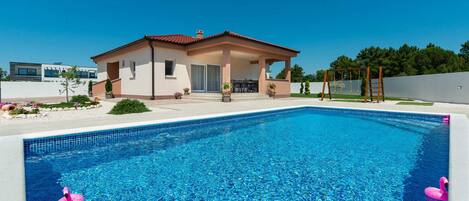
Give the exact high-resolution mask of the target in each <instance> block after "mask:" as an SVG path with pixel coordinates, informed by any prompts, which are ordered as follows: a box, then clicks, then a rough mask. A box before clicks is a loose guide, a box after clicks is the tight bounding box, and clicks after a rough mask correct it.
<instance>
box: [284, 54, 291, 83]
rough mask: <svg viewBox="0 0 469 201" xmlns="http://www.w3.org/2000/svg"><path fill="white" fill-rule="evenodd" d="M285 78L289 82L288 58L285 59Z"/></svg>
mask: <svg viewBox="0 0 469 201" xmlns="http://www.w3.org/2000/svg"><path fill="white" fill-rule="evenodd" d="M285 79H286V80H288V82H291V68H290V58H288V59H287V60H285Z"/></svg>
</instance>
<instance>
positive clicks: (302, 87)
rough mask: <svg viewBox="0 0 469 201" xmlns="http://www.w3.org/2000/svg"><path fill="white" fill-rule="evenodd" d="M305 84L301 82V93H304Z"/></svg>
mask: <svg viewBox="0 0 469 201" xmlns="http://www.w3.org/2000/svg"><path fill="white" fill-rule="evenodd" d="M303 90H304V85H303V82H301V83H300V94H303Z"/></svg>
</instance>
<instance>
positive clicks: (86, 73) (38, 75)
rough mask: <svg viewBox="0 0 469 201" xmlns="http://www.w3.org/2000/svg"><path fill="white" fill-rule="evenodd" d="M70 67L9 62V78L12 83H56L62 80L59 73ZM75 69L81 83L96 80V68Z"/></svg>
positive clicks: (58, 64)
mask: <svg viewBox="0 0 469 201" xmlns="http://www.w3.org/2000/svg"><path fill="white" fill-rule="evenodd" d="M72 67H73V66H71V65H64V64H61V63H54V64H45V63H27V62H10V78H11V80H12V81H33V82H58V81H62V80H63V78H61V77H60V73H61V72H64V71H66V70H68V69H70V68H72ZM77 67H78V71H77V76H78V77H79V78H80V79H81V80H82V81H89V80H91V81H96V80H97V68H96V67H83V66H77Z"/></svg>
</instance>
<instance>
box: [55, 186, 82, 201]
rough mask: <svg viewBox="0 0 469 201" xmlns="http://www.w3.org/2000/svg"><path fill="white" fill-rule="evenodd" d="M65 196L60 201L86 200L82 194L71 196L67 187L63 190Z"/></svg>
mask: <svg viewBox="0 0 469 201" xmlns="http://www.w3.org/2000/svg"><path fill="white" fill-rule="evenodd" d="M63 193H64V196H63V197H62V198H60V200H59V201H84V200H85V198H84V197H83V195H80V194H71V193H70V191H69V190H68V188H67V187H64V189H63Z"/></svg>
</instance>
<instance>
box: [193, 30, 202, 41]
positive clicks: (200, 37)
mask: <svg viewBox="0 0 469 201" xmlns="http://www.w3.org/2000/svg"><path fill="white" fill-rule="evenodd" d="M195 38H196V39H202V38H204V31H203V30H201V29H199V30H197V34H196V35H195Z"/></svg>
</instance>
